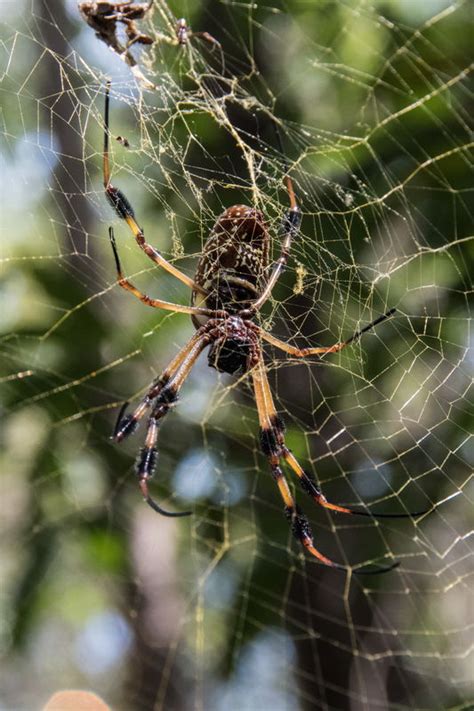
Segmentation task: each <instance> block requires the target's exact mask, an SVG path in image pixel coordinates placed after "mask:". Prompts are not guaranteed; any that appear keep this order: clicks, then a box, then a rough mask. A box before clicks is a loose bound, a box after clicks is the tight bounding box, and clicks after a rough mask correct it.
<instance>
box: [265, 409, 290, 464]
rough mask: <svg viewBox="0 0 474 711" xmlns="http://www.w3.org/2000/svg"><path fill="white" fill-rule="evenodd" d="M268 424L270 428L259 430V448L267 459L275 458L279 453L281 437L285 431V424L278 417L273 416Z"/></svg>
mask: <svg viewBox="0 0 474 711" xmlns="http://www.w3.org/2000/svg"><path fill="white" fill-rule="evenodd" d="M270 422H271V427H268V428H267V427H264V428H263V427H262V429H261V430H260V447H261V449H262V452H263V453H264V454H265V455H266V456H267V457H272V456H273V457H277V456H279V455H280V453H281V445H282V441H281V436H282V435H283V433H284V431H285V423H284V422H283V420H282V419H281V417H278V415H273V416H272V417H271V419H270Z"/></svg>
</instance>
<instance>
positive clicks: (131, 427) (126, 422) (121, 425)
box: [112, 415, 138, 442]
mask: <svg viewBox="0 0 474 711" xmlns="http://www.w3.org/2000/svg"><path fill="white" fill-rule="evenodd" d="M137 427H138V421H137V420H136V419H135V417H134V416H133V415H125V417H122V419H121V420H120V421H119V422H117V426H116V428H115V431H114V434H113V435H112V439H115V440H118V441H119V442H120V441H122V440H123V439H125V437H129V435H131V434H133V433H134V432H136V430H137Z"/></svg>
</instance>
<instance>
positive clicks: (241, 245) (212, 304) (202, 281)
mask: <svg viewBox="0 0 474 711" xmlns="http://www.w3.org/2000/svg"><path fill="white" fill-rule="evenodd" d="M268 260H269V234H268V229H267V226H266V224H265V221H264V219H263V215H262V213H261V212H260V211H259V210H256V209H255V208H252V207H248V206H247V205H234V206H233V207H229V208H228V209H227V210H226V211H225V212H224V213H223V214H222V215H221V216H220V217H219V219H218V220H217V222H216V224H215V225H214V227H213V229H212V232H211V234H210V235H209V238H208V239H207V241H206V243H205V245H204V249H203V253H202V256H201V259H200V260H199V263H198V266H197V270H196V275H195V277H194V280H195V282H196V283H197V284H199V286H202V287H203V288H204V289H205V290H206V291H207V292H208V294H207V296H205V297H204V296H203V295H201V294H199V293H197V292H196V291H194V292H193V296H192V303H193V305H196V306H206V307H207V308H209V309H218V310H220V309H225V310H226V311H227V312H228V313H237V312H239V311H241V310H242V309H245V308H248V307H249V306H250V305H251V303H252V302H253V301H255V300H256V299H257V298H258V296H259V294H260V293H261V291H262V289H263V287H264V285H265V280H266V278H267V275H268V272H267V270H268ZM203 321H205V319H203V320H202V319H201V318H193V322H194V325H195V326H196V327H199V326H200V325H202V323H203Z"/></svg>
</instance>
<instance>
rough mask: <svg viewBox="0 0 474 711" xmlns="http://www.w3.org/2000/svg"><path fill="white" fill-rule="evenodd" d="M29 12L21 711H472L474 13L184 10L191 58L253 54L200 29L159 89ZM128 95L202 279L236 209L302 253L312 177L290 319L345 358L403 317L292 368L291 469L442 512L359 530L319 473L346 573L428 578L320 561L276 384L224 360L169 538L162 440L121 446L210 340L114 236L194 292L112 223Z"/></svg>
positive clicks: (16, 264)
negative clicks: (284, 485) (106, 150)
mask: <svg viewBox="0 0 474 711" xmlns="http://www.w3.org/2000/svg"><path fill="white" fill-rule="evenodd" d="M172 12H173V13H175V15H173V14H172ZM2 13H3V19H4V21H5V25H4V28H3V30H2V54H3V66H4V77H3V78H4V83H3V87H4V88H3V92H2V93H3V98H4V102H3V114H2V115H3V123H2V146H3V149H4V165H5V171H4V174H5V187H4V193H5V195H8V199H5V200H4V201H3V214H4V222H5V223H6V226H5V229H4V238H3V241H4V249H3V258H2V261H3V267H4V269H3V276H4V279H3V327H2V328H3V334H4V335H3V336H2V363H3V366H2V371H3V373H2V385H3V398H2V399H3V407H4V413H5V425H4V428H3V444H4V448H3V454H2V461H3V466H2V477H3V479H2V480H3V486H2V499H3V506H2V509H3V515H2V538H1V540H2V544H1V545H2V554H3V555H2V560H3V564H2V573H3V580H4V585H3V589H4V595H3V596H2V606H3V609H2V620H3V635H2V639H3V642H4V649H5V656H4V672H5V682H4V684H3V687H4V691H3V692H2V697H1V699H2V700H1V703H2V705H3V707H4V708H11V709H31V708H38V704H41V703H43V702H44V701H46V699H47V698H48V696H49V695H50V694H52V693H53V692H54V691H55V690H56V689H59V688H66V687H78V688H79V687H81V688H90V689H94V690H95V691H96V692H97V693H99V694H100V695H102V696H103V698H104V699H105V700H107V702H108V703H110V704H111V705H112V706H113V707H114V708H123V709H132V708H134V709H136V708H139V709H162V708H168V709H178V708H179V709H181V708H197V709H200V708H206V709H223V708H231V709H232V708H246V709H252V710H253V709H259V708H262V707H264V706H265V705H268V704H272V707H273V708H274V709H285V710H286V709H306V708H308V709H314V708H317V709H388V708H390V709H398V708H400V709H405V708H420V709H421V708H423V709H431V708H468V707H469V703H470V699H472V696H473V689H472V641H473V633H472V589H471V588H470V584H471V580H472V573H471V571H472V543H471V540H472V539H471V538H470V534H471V530H470V529H471V521H470V516H469V514H470V512H471V509H470V503H471V500H470V496H469V494H470V491H469V484H470V483H471V482H470V475H471V471H472V462H473V450H472V441H471V440H470V432H472V388H471V390H470V386H471V383H472V351H471V352H470V351H469V346H470V339H471V333H470V323H471V322H470V310H469V301H468V299H469V296H470V291H471V289H472V286H471V283H472V279H471V273H472V244H470V241H469V240H470V239H471V236H472V122H471V114H472V92H471V87H470V86H469V69H470V67H469V62H470V60H469V48H470V47H469V43H470V38H469V29H470V24H469V23H472V14H471V15H470V14H469V6H468V3H467V2H441V1H440V0H430V1H429V2H428V1H426V2H423V3H409V2H405V1H404V0H392V1H391V2H386V3H381V2H375V1H372V2H365V1H362V0H360V1H359V0H351V1H347V2H343V1H342V0H334V1H333V2H324V3H323V2H321V3H318V4H316V3H315V4H314V6H313V4H311V3H298V2H287V3H281V4H277V3H274V4H273V5H266V6H257V5H256V4H253V3H241V2H233V1H232V0H230V1H229V2H219V3H213V4H211V5H208V6H207V5H206V4H205V3H192V7H191V4H189V5H187V4H186V3H181V4H179V3H177V2H176V3H174V4H173V7H172V8H168V7H167V5H166V4H164V3H163V2H161V0H157V1H156V2H155V3H154V9H153V11H152V12H151V13H150V14H149V15H148V16H147V17H146V18H145V19H144V20H143V21H142V22H141V24H140V27H141V28H143V31H145V32H147V33H149V34H150V35H151V36H158V35H163V36H165V37H167V38H169V39H170V40H172V39H173V38H174V34H173V32H174V21H175V16H176V17H178V16H181V15H185V16H186V18H187V20H188V21H189V22H190V25H191V26H192V27H193V28H194V29H195V30H196V31H208V32H210V33H211V34H212V35H213V36H214V37H216V39H218V40H219V42H221V44H222V48H223V53H221V52H220V51H219V48H218V47H216V46H214V45H212V44H211V43H208V42H206V41H203V40H202V39H199V38H198V37H195V38H191V40H190V42H189V44H188V45H187V46H186V47H184V48H183V47H178V46H176V45H174V44H173V43H172V42H169V43H166V42H165V41H161V42H157V43H155V44H154V45H153V46H152V47H148V48H144V49H143V50H141V51H140V50H136V54H135V56H136V57H137V59H138V65H137V66H138V67H139V68H140V72H142V74H143V77H145V79H144V80H142V81H140V79H138V81H137V79H136V77H134V76H133V74H132V72H131V70H130V67H128V66H127V65H126V63H125V62H122V61H120V58H119V57H118V56H117V55H116V54H113V53H112V52H111V51H110V50H109V49H108V48H107V47H106V46H105V44H104V43H102V42H99V41H98V40H97V39H96V38H95V37H94V33H93V31H92V30H91V29H90V28H89V27H87V26H86V25H85V24H84V23H83V22H82V21H81V20H80V18H79V15H78V12H77V7H76V3H75V2H66V3H65V4H63V3H61V2H55V3H48V2H47V1H46V0H36V1H35V2H33V3H31V2H23V3H14V4H13V3H5V4H4V6H3V7H2ZM471 28H472V24H471ZM107 78H111V80H112V91H111V98H112V101H111V133H112V136H113V137H117V136H121V137H122V138H123V137H124V136H125V137H126V138H127V140H128V143H129V147H128V148H127V147H125V146H124V145H123V143H124V142H123V140H122V142H116V141H114V140H112V176H113V181H114V184H115V185H117V186H119V187H120V188H121V189H122V190H123V191H124V192H125V194H126V195H127V197H128V198H129V199H130V200H131V202H132V204H133V206H134V208H135V211H136V213H137V216H138V219H139V222H140V224H141V225H143V227H144V229H145V232H146V235H147V238H148V239H149V240H150V241H151V242H152V243H153V244H155V245H156V246H157V247H158V248H159V249H160V251H162V252H163V254H164V255H165V256H166V257H167V258H168V259H170V261H172V262H173V263H174V264H176V265H177V266H178V267H179V268H180V269H182V270H183V271H184V272H185V273H186V274H188V275H190V276H192V275H193V273H194V269H195V266H196V261H197V258H198V257H199V254H200V252H201V250H202V246H203V244H204V241H205V240H206V238H207V236H208V234H209V231H210V229H211V228H212V225H213V223H214V221H215V219H216V216H217V215H219V214H220V213H221V212H222V211H223V210H224V209H225V208H226V207H229V206H230V205H233V204H236V203H241V202H242V203H247V204H251V205H256V206H257V207H259V209H262V210H263V211H264V212H265V214H266V216H267V219H268V223H269V228H270V230H271V233H272V235H273V236H274V241H273V257H274V258H276V257H277V256H278V247H279V243H278V238H277V237H276V235H277V234H278V226H279V223H280V221H281V218H282V216H283V214H284V211H285V209H286V207H287V204H288V199H287V196H286V195H285V190H284V186H283V182H282V178H283V176H284V174H285V172H286V171H287V170H289V171H290V174H291V176H292V178H293V180H294V184H295V190H296V193H297V197H298V200H299V202H300V204H301V207H302V210H303V215H304V218H303V224H302V230H301V235H300V236H299V237H298V238H297V239H296V240H295V242H294V244H293V247H292V252H291V257H290V260H289V265H288V268H287V270H286V271H285V274H284V276H283V277H282V279H281V280H280V282H279V283H278V285H277V286H276V288H275V289H274V292H273V294H272V298H271V300H270V301H269V302H268V303H267V304H266V305H265V307H264V308H263V310H262V314H261V323H262V325H263V326H264V327H265V328H267V329H269V330H271V332H272V333H273V334H275V335H276V336H278V337H280V338H282V339H284V340H288V341H289V342H291V343H292V344H294V345H299V346H310V345H331V344H332V343H334V342H337V341H339V340H341V339H345V338H347V337H349V336H350V335H351V334H352V333H353V332H355V331H357V330H358V329H359V328H361V327H363V326H364V325H366V324H367V323H369V322H371V321H372V320H373V319H375V318H377V317H378V316H380V315H381V314H383V313H385V312H386V311H388V310H389V309H391V308H396V309H397V311H396V314H395V316H394V317H393V318H392V319H390V320H388V321H386V322H384V323H383V324H381V325H380V326H378V327H377V328H376V329H374V330H373V331H372V332H370V333H367V334H365V335H364V336H363V338H362V339H361V340H360V341H358V342H357V343H355V344H354V345H352V346H351V347H349V348H347V349H345V350H344V351H343V352H341V353H340V354H337V355H331V356H327V357H325V358H324V359H321V360H317V359H316V358H313V359H308V360H307V361H305V362H301V361H298V362H297V361H296V360H294V359H291V358H289V357H287V356H286V355H285V354H283V353H282V352H280V351H277V350H274V349H272V348H271V347H268V348H267V347H266V348H265V359H266V363H267V366H268V372H269V378H270V382H271V386H272V390H273V393H274V398H275V402H276V405H277V409H278V412H279V414H280V415H281V416H282V417H283V418H284V420H285V422H286V427H287V431H286V439H287V443H288V446H289V447H290V448H291V449H292V451H293V452H294V453H295V455H296V456H297V457H298V459H299V461H300V462H301V464H302V465H303V466H305V468H307V469H308V470H309V471H310V472H312V473H313V474H314V475H315V476H316V477H317V479H318V482H319V483H320V485H321V487H322V490H323V491H324V493H325V495H326V496H327V498H328V499H329V500H330V501H333V502H337V503H347V504H351V505H353V506H357V507H370V508H371V509H373V510H375V511H387V512H393V513H403V512H407V511H416V510H421V509H425V508H428V509H429V508H431V507H435V510H434V511H433V512H432V513H431V514H430V515H427V516H422V517H421V518H419V519H413V520H412V519H407V520H384V521H375V520H372V519H370V518H367V519H360V520H355V519H354V518H350V517H344V516H343V515H338V516H337V515H334V514H331V513H330V512H327V511H325V510H322V509H321V510H320V509H318V508H317V507H315V506H314V504H313V503H312V502H311V501H310V500H309V499H307V498H305V497H304V493H303V492H302V491H301V490H300V489H299V488H297V487H296V482H294V481H291V486H292V487H294V493H295V496H296V497H297V500H298V503H299V505H300V506H302V507H303V508H304V510H305V512H306V513H307V515H308V516H309V519H310V521H311V525H312V528H313V532H314V535H315V543H316V545H317V547H318V548H319V549H320V550H321V551H322V552H323V553H324V554H325V555H328V556H330V557H331V558H332V559H334V560H336V561H338V562H340V563H342V564H343V565H346V566H347V567H348V571H350V569H351V568H356V567H358V566H361V565H372V564H383V563H387V562H389V563H390V562H392V561H393V560H399V561H401V565H400V568H399V569H397V570H396V571H393V572H391V573H389V574H387V575H381V576H375V577H372V576H371V577H363V578H362V577H354V575H351V574H350V572H348V573H347V574H346V573H344V572H341V571H335V570H331V569H329V568H327V567H324V566H321V565H319V564H317V563H316V562H315V561H314V560H313V559H311V558H310V557H309V556H308V555H304V554H303V553H302V552H301V550H300V548H299V547H298V544H297V542H296V541H295V540H294V539H293V538H292V535H291V532H290V530H289V527H288V524H287V522H286V521H285V518H284V516H283V514H282V503H281V500H280V498H279V495H278V491H277V489H276V487H275V485H274V483H273V482H272V480H271V477H270V475H269V471H268V465H267V462H266V461H265V458H264V457H263V455H262V454H261V452H260V448H259V442H258V419H257V415H256V410H255V403H254V399H253V395H252V392H251V388H250V384H249V382H248V379H247V378H230V377H227V376H221V375H218V374H217V373H216V372H215V371H213V370H211V369H210V368H209V367H208V366H207V361H206V358H202V359H201V360H200V361H199V362H198V364H197V365H196V367H195V368H194V370H193V371H192V374H191V375H190V377H189V379H188V381H187V382H186V384H185V386H184V388H183V391H182V394H181V398H180V402H179V404H178V407H177V408H175V409H174V410H173V412H172V413H171V414H170V415H169V416H168V417H167V419H166V421H165V422H164V424H163V427H162V432H161V436H160V459H159V465H158V472H157V475H156V477H155V479H154V481H153V485H152V489H153V493H154V495H156V497H157V498H158V499H159V500H160V502H163V504H164V505H165V506H166V507H167V508H174V509H175V510H184V509H189V508H192V509H193V515H192V517H191V518H190V519H180V520H177V521H171V520H169V519H162V518H160V517H159V516H157V515H155V514H154V513H153V512H152V511H151V510H149V509H148V507H146V506H145V505H143V503H142V502H141V499H140V495H139V491H138V487H137V483H136V478H135V476H134V474H133V461H134V457H135V455H136V452H137V450H138V448H139V446H141V441H142V440H141V439H140V437H143V433H142V430H140V433H138V434H137V435H136V436H135V437H134V438H130V440H127V442H126V443H124V444H123V445H122V446H120V447H119V446H117V445H115V444H113V443H112V442H111V441H110V439H109V435H110V431H111V429H112V427H113V423H114V419H115V417H116V413H117V409H118V407H119V406H120V405H121V404H122V403H123V402H124V401H125V400H130V401H132V402H136V401H137V399H138V398H139V397H140V396H141V395H142V394H143V393H144V391H145V390H146V388H147V386H148V385H149V383H150V382H151V380H152V379H153V378H155V377H156V376H157V375H158V374H159V373H160V371H161V369H162V368H163V367H165V365H166V364H167V363H168V362H169V360H170V359H171V358H172V357H173V355H174V354H175V353H176V351H177V349H178V348H179V347H182V345H183V344H184V343H185V342H186V341H187V339H189V338H190V336H191V335H192V333H193V328H192V325H191V323H190V320H189V318H188V317H186V316H183V315H178V314H166V313H162V312H158V311H153V310H151V309H147V308H145V307H144V306H143V305H142V304H140V303H139V302H138V301H136V300H134V299H133V298H132V297H131V296H130V295H128V294H125V293H124V292H122V291H121V290H120V289H119V288H118V287H117V285H116V283H115V273H114V264H113V258H112V254H111V250H110V245H109V242H108V237H107V227H108V225H109V224H113V225H114V228H115V234H116V238H117V241H118V246H119V250H120V254H121V258H122V262H123V266H124V270H125V272H126V274H127V275H128V276H130V278H132V277H133V281H134V282H136V283H137V285H138V286H139V287H140V288H142V289H143V290H144V291H146V292H147V293H149V294H152V295H156V296H158V295H159V296H160V297H162V298H166V299H168V300H170V301H176V302H178V303H187V300H188V298H189V294H188V293H187V290H186V288H185V287H184V286H183V285H182V284H180V283H179V282H177V281H176V280H174V279H173V278H171V277H170V276H169V275H167V274H166V273H164V272H163V271H162V270H158V269H156V268H155V267H154V266H153V265H151V263H150V262H148V260H146V258H145V257H144V255H143V254H142V253H141V252H140V250H139V249H138V248H137V246H136V244H135V243H134V240H133V237H132V235H131V234H130V233H129V232H128V231H127V228H126V226H124V224H123V223H121V222H119V221H118V220H117V218H116V217H115V216H114V215H112V214H111V211H110V209H109V208H108V206H107V205H106V201H105V199H104V195H103V189H102V175H101V146H102V132H103V103H104V86H105V82H106V79H107ZM147 82H151V83H153V84H154V85H155V89H154V90H150V89H149V88H147ZM275 123H277V124H278V126H279V130H280V133H281V136H282V144H283V146H280V145H279V142H278V140H277V136H276V133H275V131H274V124H275ZM282 148H283V150H284V153H283V152H282ZM142 429H143V428H142ZM470 446H471V448H469V447H470ZM471 491H472V490H471ZM471 498H472V494H471ZM348 518H350V520H348ZM470 564H471V565H470Z"/></svg>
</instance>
